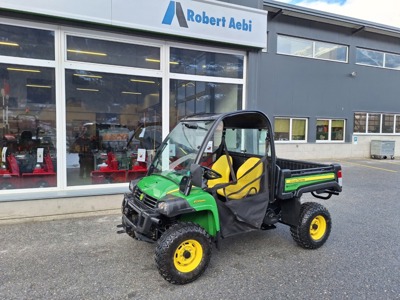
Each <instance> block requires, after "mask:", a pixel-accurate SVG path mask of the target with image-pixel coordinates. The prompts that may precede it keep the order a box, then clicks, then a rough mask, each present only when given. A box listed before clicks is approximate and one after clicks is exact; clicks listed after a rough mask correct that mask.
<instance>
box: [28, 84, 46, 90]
mask: <svg viewBox="0 0 400 300" xmlns="http://www.w3.org/2000/svg"><path fill="white" fill-rule="evenodd" d="M26 86H27V87H33V88H42V89H51V86H50V85H39V84H27V85H26Z"/></svg>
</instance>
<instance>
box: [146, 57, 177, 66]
mask: <svg viewBox="0 0 400 300" xmlns="http://www.w3.org/2000/svg"><path fill="white" fill-rule="evenodd" d="M145 60H146V61H148V62H155V63H159V62H160V60H159V59H155V58H146V59H145ZM169 63H170V64H171V65H179V62H177V61H170V62H169Z"/></svg>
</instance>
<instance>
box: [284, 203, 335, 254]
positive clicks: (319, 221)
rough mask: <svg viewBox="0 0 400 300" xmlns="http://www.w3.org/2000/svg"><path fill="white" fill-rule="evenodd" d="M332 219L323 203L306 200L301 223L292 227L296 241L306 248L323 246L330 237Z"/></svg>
mask: <svg viewBox="0 0 400 300" xmlns="http://www.w3.org/2000/svg"><path fill="white" fill-rule="evenodd" d="M331 229H332V220H331V216H330V214H329V212H328V210H327V209H326V208H325V207H324V206H323V205H321V204H319V203H315V202H306V203H303V204H302V205H301V209H300V218H299V224H298V225H297V226H292V227H291V228H290V233H291V234H292V237H293V239H294V240H295V242H296V243H297V244H298V245H299V246H301V247H303V248H306V249H317V248H319V247H321V246H322V245H323V244H324V243H325V242H326V240H327V239H328V237H329V234H330V233H331Z"/></svg>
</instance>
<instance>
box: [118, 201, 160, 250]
mask: <svg viewBox="0 0 400 300" xmlns="http://www.w3.org/2000/svg"><path fill="white" fill-rule="evenodd" d="M160 224H161V220H160V214H159V213H158V212H156V211H155V210H154V209H152V208H148V207H146V206H145V205H144V204H143V203H141V202H140V201H137V200H136V199H135V197H134V195H133V194H125V195H124V200H123V202H122V226H123V228H124V229H125V231H126V232H127V233H128V234H130V235H132V233H134V234H135V237H136V238H137V239H139V240H145V241H147V242H154V241H155V240H156V239H157V235H156V231H157V230H156V229H157V227H158V226H159V225H160Z"/></svg>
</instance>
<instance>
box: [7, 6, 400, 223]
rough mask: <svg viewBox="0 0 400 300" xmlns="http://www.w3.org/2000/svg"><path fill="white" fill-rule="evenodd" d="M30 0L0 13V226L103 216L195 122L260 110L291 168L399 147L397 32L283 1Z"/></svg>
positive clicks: (399, 50)
mask: <svg viewBox="0 0 400 300" xmlns="http://www.w3.org/2000/svg"><path fill="white" fill-rule="evenodd" d="M24 2H25V1H22V0H21V1H18V0H12V1H11V0H5V1H2V3H1V4H0V84H1V101H0V102H1V104H2V106H1V108H2V115H0V118H1V124H0V125H1V128H0V129H1V135H2V138H3V140H2V145H1V154H2V160H1V169H0V172H1V173H0V176H1V177H0V179H1V181H0V185H1V189H2V190H1V191H0V195H1V200H0V201H1V202H2V203H0V204H5V203H7V205H8V206H7V207H8V210H7V209H3V213H2V215H1V216H0V218H7V217H8V216H10V215H11V214H12V212H11V211H14V212H15V206H12V203H14V204H15V205H16V203H17V202H16V200H35V199H37V201H41V200H39V199H58V200H59V201H60V199H65V203H67V204H66V205H65V207H67V206H68V203H69V204H71V203H72V200H71V197H79V198H76V199H75V200H74V201H76V202H74V203H75V204H74V205H75V206H76V207H77V206H79V205H77V203H90V204H87V205H86V206H85V205H84V206H85V208H76V209H74V208H71V207H70V206H69V207H70V208H69V210H68V212H76V211H82V210H87V211H90V210H99V209H107V206H106V207H102V206H101V205H100V206H99V200H98V199H99V198H101V197H99V195H103V196H102V197H105V198H106V199H107V196H104V195H117V196H116V198H117V199H119V198H120V194H121V193H123V192H125V191H126V190H127V182H128V181H130V180H131V179H134V178H138V177H140V176H143V174H145V172H146V170H147V165H148V163H149V162H150V161H151V158H152V156H153V155H154V153H155V151H156V150H157V147H158V146H159V145H160V142H161V140H162V138H163V137H165V136H166V135H167V134H168V132H169V130H170V129H171V128H172V127H173V126H174V125H175V124H176V123H177V121H178V120H179V119H180V118H181V117H183V116H185V115H190V114H194V113H208V112H211V113H213V112H216V113H218V112H225V111H232V110H237V109H244V108H249V109H258V110H261V111H263V112H265V113H266V114H267V115H268V116H269V117H270V119H271V121H272V122H273V124H274V131H275V133H274V134H275V139H276V143H277V147H276V148H277V153H278V155H279V156H281V157H285V158H293V159H310V158H319V159H338V158H343V157H368V156H369V153H370V152H369V151H370V142H371V141H372V140H390V141H394V142H397V143H399V142H400V107H399V105H398V100H397V95H398V94H399V91H398V89H400V86H399V85H398V84H396V83H397V80H398V77H399V75H400V73H399V69H400V46H399V43H398V41H399V38H400V31H399V30H398V29H395V28H390V27H387V26H383V25H379V24H373V23H368V22H364V21H360V20H354V19H350V18H344V17H341V16H335V15H331V14H326V13H321V12H317V11H313V10H307V9H302V8H298V7H294V6H291V5H286V4H282V3H278V2H274V1H260V0H253V1H246V2H245V3H242V2H243V1H189V0H181V1H179V2H176V1H167V0H152V1H146V2H145V4H144V3H143V1H141V2H140V4H138V1H122V0H114V1H111V0H101V1H98V0H96V1H95V0H92V1H86V2H85V3H84V4H83V3H80V2H78V1H77V0H70V1H62V0H59V1H56V2H51V3H47V2H46V1H42V0H35V1H30V4H29V7H28V6H27V5H26V4H25V3H24ZM243 5H246V6H243ZM398 152H399V150H397V149H396V153H398ZM396 153H395V155H396ZM84 196H87V197H85V198H84ZM89 199H91V200H89ZM103 200H104V199H103ZM85 201H86V202H85ZM91 201H92V202H91ZM33 202H34V201H33ZM10 203H11V206H10ZM37 203H39V202H37ZM44 203H45V204H43V205H48V204H49V203H52V204H50V206H52V205H54V207H55V210H57V209H56V207H59V206H60V205H58V206H57V205H56V204H54V203H56V202H51V201H48V200H46V201H45V202H44ZM93 203H96V205H92V204H93ZM74 205H72V207H74ZM61 206H63V205H61ZM41 207H43V206H41ZM58 212H60V210H58ZM22 214H24V213H22ZM43 214H52V212H51V209H50V210H49V211H48V212H47V211H46V212H45V213H43Z"/></svg>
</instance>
